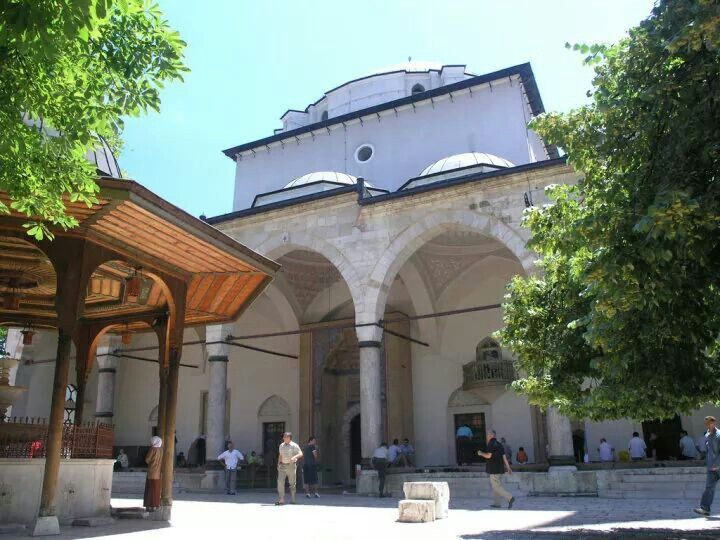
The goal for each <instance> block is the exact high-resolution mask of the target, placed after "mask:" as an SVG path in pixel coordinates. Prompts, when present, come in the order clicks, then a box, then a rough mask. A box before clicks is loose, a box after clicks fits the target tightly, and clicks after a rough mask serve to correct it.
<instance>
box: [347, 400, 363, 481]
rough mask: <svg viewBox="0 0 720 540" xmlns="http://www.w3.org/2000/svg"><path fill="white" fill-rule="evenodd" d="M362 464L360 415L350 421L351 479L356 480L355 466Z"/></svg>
mask: <svg viewBox="0 0 720 540" xmlns="http://www.w3.org/2000/svg"><path fill="white" fill-rule="evenodd" d="M361 462H362V446H361V440H360V415H359V414H358V415H357V416H355V417H353V419H352V420H350V478H352V479H353V480H354V479H355V465H357V464H358V463H361Z"/></svg>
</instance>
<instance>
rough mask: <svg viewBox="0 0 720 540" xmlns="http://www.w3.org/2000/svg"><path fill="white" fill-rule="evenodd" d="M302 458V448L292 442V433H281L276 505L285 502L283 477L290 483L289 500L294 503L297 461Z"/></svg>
mask: <svg viewBox="0 0 720 540" xmlns="http://www.w3.org/2000/svg"><path fill="white" fill-rule="evenodd" d="M302 458H303V453H302V449H301V448H300V447H299V446H298V445H297V444H296V443H294V442H293V440H292V433H290V432H289V431H288V432H286V433H283V442H282V444H281V445H280V448H279V449H278V464H277V470H278V481H277V490H278V502H276V503H275V505H276V506H280V505H281V504H285V479H286V478H287V481H288V483H289V484H290V502H291V503H292V504H295V489H296V485H297V462H298V460H300V459H302Z"/></svg>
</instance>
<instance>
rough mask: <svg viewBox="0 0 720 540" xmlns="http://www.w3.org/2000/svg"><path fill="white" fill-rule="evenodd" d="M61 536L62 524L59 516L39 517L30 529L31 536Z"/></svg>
mask: <svg viewBox="0 0 720 540" xmlns="http://www.w3.org/2000/svg"><path fill="white" fill-rule="evenodd" d="M58 534H60V522H59V521H58V518H57V516H43V517H38V518H37V519H36V520H35V523H33V524H32V527H31V528H30V536H57V535H58Z"/></svg>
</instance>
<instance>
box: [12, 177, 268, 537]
mask: <svg viewBox="0 0 720 540" xmlns="http://www.w3.org/2000/svg"><path fill="white" fill-rule="evenodd" d="M98 183H99V185H100V193H99V195H98V197H97V198H98V203H97V204H95V205H93V206H92V207H90V208H88V207H87V205H84V204H78V203H72V202H70V201H66V209H67V211H68V212H69V213H70V214H71V215H73V216H74V217H75V218H76V219H77V220H78V222H79V226H78V227H76V228H74V229H72V230H69V231H63V230H57V231H53V232H54V234H55V239H54V240H52V241H49V240H43V241H36V240H34V239H32V238H30V237H29V236H28V235H27V233H26V231H25V228H24V227H23V223H24V222H25V221H27V218H26V216H24V215H21V214H17V213H13V214H10V215H0V324H3V325H22V326H29V327H52V328H57V330H58V346H57V355H56V358H55V375H54V381H53V391H52V402H51V406H50V419H49V422H48V437H47V451H46V459H45V472H44V476H43V488H42V494H41V498H40V508H39V511H38V520H50V521H51V522H52V523H53V525H52V526H53V527H54V528H56V529H57V530H58V531H59V528H58V522H57V516H56V509H55V500H56V496H57V483H58V475H59V467H60V458H61V451H62V434H63V415H64V404H65V389H66V387H67V382H68V371H69V366H70V348H71V342H74V343H75V350H76V355H75V356H76V358H75V370H76V385H77V399H76V403H77V406H76V409H75V421H76V423H80V422H82V416H83V408H82V406H83V404H84V401H85V400H84V398H83V396H84V393H85V385H86V382H87V379H88V375H89V372H90V369H91V368H92V365H93V360H94V358H95V351H96V348H97V344H98V340H99V339H100V337H101V336H102V335H103V334H104V333H106V332H120V333H128V332H131V331H133V330H136V329H143V330H145V329H148V328H152V330H153V331H154V332H155V333H156V334H157V338H158V365H159V372H158V380H159V391H158V433H159V434H161V437H162V438H163V440H164V441H165V444H164V445H163V462H162V502H161V509H164V510H163V512H164V513H163V514H162V515H163V516H165V519H168V518H169V515H170V508H171V506H172V479H173V466H174V462H175V453H174V452H175V444H174V432H175V417H176V411H177V395H178V379H179V368H180V358H181V355H182V345H183V330H184V328H185V326H186V325H194V324H210V323H217V322H223V321H229V320H233V319H235V318H237V317H238V316H239V315H240V314H241V313H242V311H243V310H244V309H246V308H247V307H248V306H249V305H250V304H251V302H252V300H253V299H254V298H256V297H257V296H258V295H259V294H260V293H261V292H262V291H263V290H264V289H265V287H267V285H268V284H269V283H270V281H271V280H272V278H273V276H274V274H275V272H276V271H277V270H278V268H279V265H278V264H277V263H275V262H273V261H271V260H269V259H266V258H264V257H261V256H260V255H258V254H257V253H254V252H253V251H251V250H249V249H248V248H246V247H244V246H243V245H241V244H239V243H238V242H236V241H235V240H233V239H231V238H230V237H228V236H226V235H224V234H223V233H221V232H220V231H218V230H217V229H215V228H214V227H212V226H211V225H208V224H207V223H205V222H203V221H201V220H199V219H196V218H194V217H192V216H190V215H189V214H187V213H185V212H183V211H182V210H180V209H179V208H177V207H175V206H173V205H171V204H169V203H168V202H167V201H164V200H163V199H161V198H160V197H158V196H157V195H155V194H153V193H151V192H150V191H148V190H147V189H145V188H144V187H142V186H141V185H139V184H137V183H136V182H132V181H128V180H119V179H114V178H101V179H100V180H98ZM0 200H2V201H3V202H5V203H6V205H7V206H9V204H8V203H9V202H10V201H9V198H8V197H7V194H4V193H1V192H0Z"/></svg>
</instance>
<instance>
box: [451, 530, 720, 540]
mask: <svg viewBox="0 0 720 540" xmlns="http://www.w3.org/2000/svg"><path fill="white" fill-rule="evenodd" d="M460 538H462V539H463V540H505V539H507V538H512V539H513V540H560V539H566V538H572V539H573V540H585V539H588V540H594V539H596V538H617V539H622V540H625V539H629V540H633V539H638V540H640V539H642V540H649V539H652V540H680V539H688V540H696V539H708V540H717V538H718V532H717V531H673V530H668V529H642V530H632V529H612V530H609V531H589V530H582V529H579V530H573V531H517V530H508V531H487V532H482V533H477V534H463V535H461V536H460Z"/></svg>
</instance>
